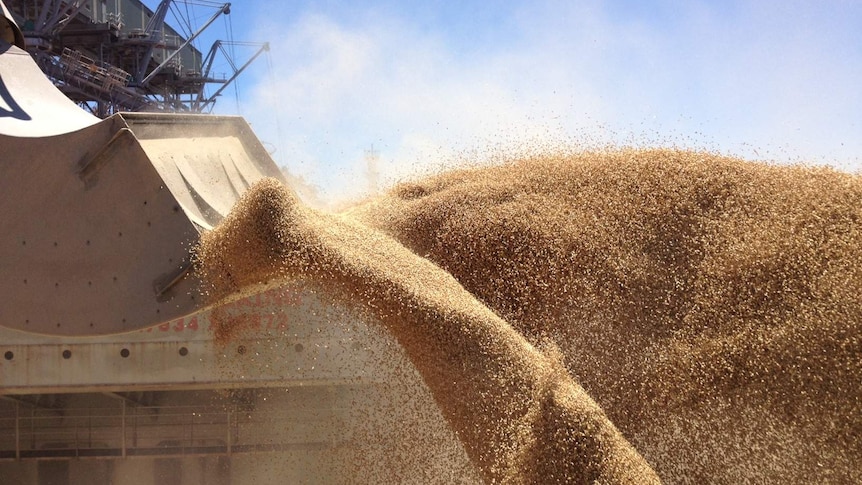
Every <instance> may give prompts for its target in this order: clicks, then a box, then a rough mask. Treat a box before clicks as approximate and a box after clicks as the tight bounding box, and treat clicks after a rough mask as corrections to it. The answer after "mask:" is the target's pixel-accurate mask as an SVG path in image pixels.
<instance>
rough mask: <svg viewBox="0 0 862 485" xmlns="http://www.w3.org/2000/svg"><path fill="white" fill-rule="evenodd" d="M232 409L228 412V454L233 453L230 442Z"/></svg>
mask: <svg viewBox="0 0 862 485" xmlns="http://www.w3.org/2000/svg"><path fill="white" fill-rule="evenodd" d="M230 434H231V433H230V410H228V412H227V456H230V455H231V451H232V450H231V444H230V441H231V440H230Z"/></svg>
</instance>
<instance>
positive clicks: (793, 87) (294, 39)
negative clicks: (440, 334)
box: [246, 2, 862, 199]
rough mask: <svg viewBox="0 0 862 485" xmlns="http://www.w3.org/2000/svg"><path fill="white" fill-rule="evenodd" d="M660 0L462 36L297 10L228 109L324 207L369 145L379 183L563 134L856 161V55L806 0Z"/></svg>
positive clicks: (557, 13)
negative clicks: (481, 151) (249, 97)
mask: <svg viewBox="0 0 862 485" xmlns="http://www.w3.org/2000/svg"><path fill="white" fill-rule="evenodd" d="M659 3H661V2H659ZM662 5H664V6H665V8H672V9H673V15H671V16H669V17H668V18H664V19H662V18H658V16H655V17H650V16H644V14H638V15H635V14H630V15H628V14H627V15H622V14H620V13H614V12H613V10H612V9H611V8H609V7H608V4H606V3H602V2H592V3H590V2H587V3H581V2H577V3H571V4H570V2H539V3H531V4H530V5H529V6H527V5H525V6H524V7H523V8H520V9H516V10H512V12H511V14H510V18H511V22H510V24H509V25H507V26H506V27H505V29H504V28H502V27H501V30H500V31H499V32H494V31H493V30H491V33H490V34H488V33H487V32H486V35H484V36H481V38H480V36H478V35H477V37H476V39H478V40H475V41H474V39H469V38H466V39H465V38H451V37H447V35H449V34H447V33H446V32H444V31H443V30H440V31H433V30H431V31H429V30H428V29H423V28H420V27H419V26H418V24H416V23H411V19H405V18H399V17H397V16H395V15H386V14H382V13H380V12H374V11H371V10H369V11H368V12H366V14H365V17H363V18H361V19H360V20H357V21H353V22H350V23H346V22H343V21H342V22H339V21H336V20H335V19H333V18H331V17H327V16H323V15H316V14H308V15H303V16H300V17H298V19H297V20H295V21H294V22H292V24H291V25H288V26H284V25H281V26H276V25H270V29H271V30H270V33H271V34H272V35H271V36H270V38H271V39H277V40H276V41H275V42H273V50H272V52H273V54H272V60H273V66H274V67H273V69H274V76H273V77H272V78H270V79H269V80H267V81H265V82H261V83H259V84H258V85H257V86H256V88H255V90H254V93H253V102H252V108H251V109H248V110H246V113H247V116H248V118H250V120H251V121H252V122H253V123H254V126H255V130H256V131H257V132H258V133H259V136H260V137H261V138H262V139H264V140H265V141H271V140H276V141H272V143H274V144H276V145H278V148H279V152H278V154H277V157H278V158H279V159H280V161H281V162H282V163H285V164H287V165H288V166H289V168H290V169H291V170H292V171H294V172H296V173H297V174H298V175H300V176H302V177H303V178H305V179H306V180H308V181H310V182H312V183H314V184H316V185H318V186H319V187H320V188H321V189H322V190H323V195H324V197H325V198H328V199H339V198H350V197H357V196H359V195H361V194H362V191H363V190H364V189H365V188H366V187H367V186H368V184H367V182H366V181H365V180H364V177H365V174H366V172H367V163H366V161H365V160H364V154H365V150H367V149H369V148H370V147H371V145H372V144H373V145H374V147H375V149H376V150H378V151H379V152H380V164H379V168H380V170H381V171H382V172H383V176H384V179H386V178H387V176H388V177H389V179H390V180H391V179H392V178H393V177H394V178H399V177H404V176H406V175H409V174H410V173H415V172H422V171H425V170H427V169H428V167H431V168H432V169H437V168H439V167H440V165H441V164H442V163H444V162H445V161H446V160H450V159H453V158H455V157H457V156H458V154H460V153H463V152H465V151H469V150H473V149H476V148H482V147H490V148H492V149H496V148H500V146H501V145H502V146H504V147H505V146H517V145H535V144H542V143H545V144H550V145H553V144H555V143H559V142H560V140H571V139H572V138H573V137H574V138H575V139H580V140H582V141H584V142H587V143H603V142H610V141H613V142H617V143H621V142H644V143H673V144H677V145H686V146H700V147H707V148H712V149H720V150H723V151H728V152H736V153H740V154H742V155H745V156H752V157H754V156H769V157H775V158H779V159H785V160H786V159H795V158H797V157H799V158H802V159H805V160H814V161H823V160H832V161H834V162H836V163H837V164H838V165H840V166H842V167H843V168H845V169H850V170H854V169H858V168H859V167H860V165H862V161H860V156H862V136H860V135H862V114H860V113H862V101H860V95H859V92H858V86H859V85H860V84H862V76H860V57H862V55H860V53H859V52H858V48H857V50H856V51H850V50H848V48H846V47H844V48H843V49H844V51H841V52H838V53H836V49H839V50H840V49H842V47H841V45H840V44H841V42H842V40H846V39H845V37H846V36H847V35H852V34H847V33H846V32H843V31H839V32H837V33H836V32H832V33H830V32H824V33H822V34H820V35H815V34H814V33H813V31H820V30H822V29H826V28H828V27H829V22H831V21H832V20H831V19H829V18H825V17H823V16H822V15H820V14H819V13H818V12H817V11H814V10H815V9H814V8H813V7H807V10H806V9H805V8H801V7H800V8H797V9H795V10H794V9H784V10H782V9H777V8H772V7H775V5H772V6H770V8H766V7H763V6H762V5H766V4H762V3H758V4H757V6H750V4H744V5H743V6H741V7H740V6H736V7H737V8H736V10H734V9H730V10H732V11H731V12H730V13H728V12H718V11H716V10H715V9H714V8H713V7H711V6H710V4H707V3H688V4H683V5H673V4H669V3H668V4H662ZM668 5H670V7H668ZM812 12H813V13H812ZM623 13H625V12H623ZM656 15H658V14H656ZM817 15H820V16H819V17H818V16H817ZM800 16H801V17H800ZM812 16H814V17H812ZM807 23H808V24H811V25H807ZM806 25H807V26H806ZM803 27H804V28H803ZM477 28H480V26H477ZM485 28H486V29H487V27H485ZM800 28H802V30H799V29H800ZM276 34H278V35H276ZM842 35H843V36H845V37H842ZM274 112H277V113H278V115H277V117H276V116H275V115H274ZM276 119H277V121H278V122H277V123H275V120H276ZM276 125H277V126H276ZM755 151H756V153H755ZM761 152H763V153H761ZM766 152H769V153H766Z"/></svg>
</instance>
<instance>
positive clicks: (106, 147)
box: [0, 41, 283, 335]
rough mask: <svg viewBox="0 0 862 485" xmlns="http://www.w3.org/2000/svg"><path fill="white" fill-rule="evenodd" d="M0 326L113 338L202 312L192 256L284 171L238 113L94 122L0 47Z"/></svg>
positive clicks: (23, 59)
mask: <svg viewBox="0 0 862 485" xmlns="http://www.w3.org/2000/svg"><path fill="white" fill-rule="evenodd" d="M0 51H2V53H0V173H2V176H0V233H2V234H3V237H2V238H0V274H2V275H3V279H2V280H0V291H2V293H3V294H4V296H5V302H4V304H3V305H0V325H3V326H6V327H9V328H15V329H20V330H25V331H29V332H36V333H43V334H58V335H93V334H107V333H119V332H125V331H129V330H133V329H138V328H142V327H146V326H151V325H154V324H157V323H160V322H164V321H168V320H171V319H174V318H178V317H181V316H183V315H186V314H189V313H192V312H194V311H196V310H197V309H199V308H201V301H200V297H199V294H198V279H197V277H196V275H195V274H194V271H193V270H192V269H191V259H190V251H191V249H192V247H193V246H194V245H195V243H196V242H197V239H198V236H199V234H200V232H201V231H204V230H207V229H209V228H211V227H212V226H213V225H214V224H216V223H218V221H219V220H221V218H222V217H223V216H224V215H226V213H227V212H228V211H229V210H230V209H231V207H232V206H233V204H234V203H235V202H236V200H237V198H238V197H239V196H240V195H241V194H242V193H243V192H244V191H245V190H246V189H247V188H248V187H249V185H251V184H253V183H254V182H256V181H258V180H260V179H261V178H264V177H276V178H283V176H282V175H281V173H280V171H279V170H278V168H277V167H276V166H275V163H274V162H273V161H272V159H271V158H270V157H269V155H268V154H267V152H266V150H265V149H264V148H263V146H262V145H261V144H260V142H259V141H258V140H257V138H256V137H255V136H254V134H253V133H252V131H251V129H250V127H249V126H248V124H247V123H246V122H245V121H244V120H243V119H242V118H240V117H225V116H204V115H175V114H147V113H121V114H116V115H114V116H112V117H110V118H108V119H105V120H100V119H98V118H96V117H93V116H90V115H88V114H87V113H85V112H84V111H82V110H81V109H80V108H78V107H77V106H76V105H75V104H74V103H72V102H71V101H69V100H68V99H67V98H66V97H65V96H63V95H62V93H60V92H59V91H58V90H57V89H56V88H55V87H54V86H53V85H52V84H51V83H50V81H48V80H47V79H46V78H45V76H44V75H43V74H42V73H41V71H40V70H39V68H38V67H37V66H36V65H35V63H34V62H33V60H32V59H31V58H30V56H29V55H28V54H26V53H25V52H24V51H23V50H21V49H19V48H18V47H15V46H12V45H9V44H8V43H6V42H4V41H0Z"/></svg>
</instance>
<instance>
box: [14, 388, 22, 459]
mask: <svg viewBox="0 0 862 485" xmlns="http://www.w3.org/2000/svg"><path fill="white" fill-rule="evenodd" d="M20 407H21V403H19V402H18V401H15V459H16V460H20V459H21V416H20V413H19V411H18V409H19V408H20Z"/></svg>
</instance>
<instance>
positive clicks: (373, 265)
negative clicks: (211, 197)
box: [198, 149, 862, 483]
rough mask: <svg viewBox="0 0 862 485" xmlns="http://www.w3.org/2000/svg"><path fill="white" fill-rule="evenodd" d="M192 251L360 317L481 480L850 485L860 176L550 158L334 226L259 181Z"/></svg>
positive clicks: (860, 449)
mask: <svg viewBox="0 0 862 485" xmlns="http://www.w3.org/2000/svg"><path fill="white" fill-rule="evenodd" d="M198 257H199V260H200V271H201V274H203V275H204V276H205V278H206V279H207V281H208V283H209V284H210V285H211V295H212V296H213V297H214V298H220V297H222V296H225V295H228V294H230V293H232V292H235V291H237V290H239V289H242V288H244V287H247V286H250V285H256V284H259V283H262V282H272V281H277V280H279V279H280V278H296V277H307V278H309V279H312V280H314V281H316V282H319V284H321V285H324V286H326V287H327V288H330V289H331V291H332V292H333V293H334V294H337V295H339V297H340V298H341V299H342V300H343V301H345V302H348V303H350V304H352V305H356V306H359V307H361V308H363V309H364V311H368V312H371V313H373V314H374V316H375V318H376V319H377V320H379V321H380V322H381V323H382V325H383V326H384V327H385V328H386V330H387V331H389V332H390V333H391V334H392V335H394V336H395V338H396V339H397V340H398V341H399V343H400V344H401V345H402V347H403V348H404V350H405V352H406V354H407V356H408V357H409V359H410V361H411V362H412V364H413V365H414V366H416V368H417V370H418V371H419V373H420V374H421V375H422V378H423V379H424V381H425V383H426V384H427V385H428V387H429V389H430V390H431V392H432V395H433V396H434V398H435V400H436V402H437V404H438V406H439V407H440V409H441V411H442V413H443V416H444V417H445V418H446V420H447V422H448V423H449V425H450V426H451V427H452V428H453V430H454V431H455V433H456V435H457V436H458V437H459V439H460V440H461V441H462V443H463V444H464V449H465V450H466V451H467V454H468V456H469V457H470V459H471V460H472V461H473V463H474V464H475V465H476V466H477V467H478V469H479V471H480V473H481V476H482V477H483V478H484V479H485V480H486V481H488V482H503V483H590V482H592V481H595V480H599V481H602V482H608V483H623V482H626V483H646V482H649V481H655V480H657V478H656V475H657V476H658V477H661V478H662V479H663V480H664V481H668V482H695V483H699V482H704V481H707V482H713V483H740V482H759V483H763V482H772V483H782V482H786V481H792V482H795V483H803V482H832V483H851V482H859V481H862V468H860V467H859V466H858V463H859V462H860V460H862V440H860V436H862V393H860V392H859V390H858V387H859V383H860V382H862V340H860V332H859V329H860V324H862V303H860V297H859V295H862V268H860V262H862V179H860V177H858V176H854V175H849V174H844V173H839V172H836V171H832V170H829V169H825V168H808V167H776V166H770V165H766V164H759V163H752V162H745V161H741V160H737V159H731V158H725V157H720V156H716V155H713V154H708V153H699V152H689V151H676V150H634V149H632V150H608V151H595V152H585V153H560V154H546V155H540V156H539V155H537V156H530V157H525V158H523V159H519V160H514V161H512V162H509V163H506V164H502V165H499V166H494V167H486V168H476V169H470V170H460V171H453V172H450V173H444V174H441V175H438V176H434V177H431V178H428V179H426V180H422V181H419V182H415V183H406V184H402V185H400V186H398V187H396V188H395V189H394V190H393V191H392V192H391V193H390V194H388V195H387V196H384V197H381V198H379V199H377V200H373V201H370V202H367V203H365V204H364V205H362V206H358V207H355V208H353V209H352V210H350V211H348V212H346V213H343V214H335V215H333V214H325V213H321V212H317V211H313V210H311V209H308V208H306V207H304V206H303V205H302V204H301V203H299V202H298V200H297V199H296V197H295V196H294V195H293V194H292V193H291V192H290V190H289V189H287V188H285V187H283V186H281V185H280V184H279V183H278V182H276V181H274V180H267V181H264V182H261V183H259V184H258V185H256V186H255V187H253V188H252V190H250V191H249V193H247V194H246V195H245V196H244V197H243V198H242V200H241V201H240V203H239V204H238V206H237V207H236V208H235V210H234V212H233V213H232V214H231V215H230V216H229V217H228V218H226V219H225V221H223V223H222V224H221V225H220V226H219V227H218V228H216V229H215V230H214V231H212V232H210V233H208V234H207V235H205V237H204V238H203V240H202V243H201V246H200V248H199V255H198Z"/></svg>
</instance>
